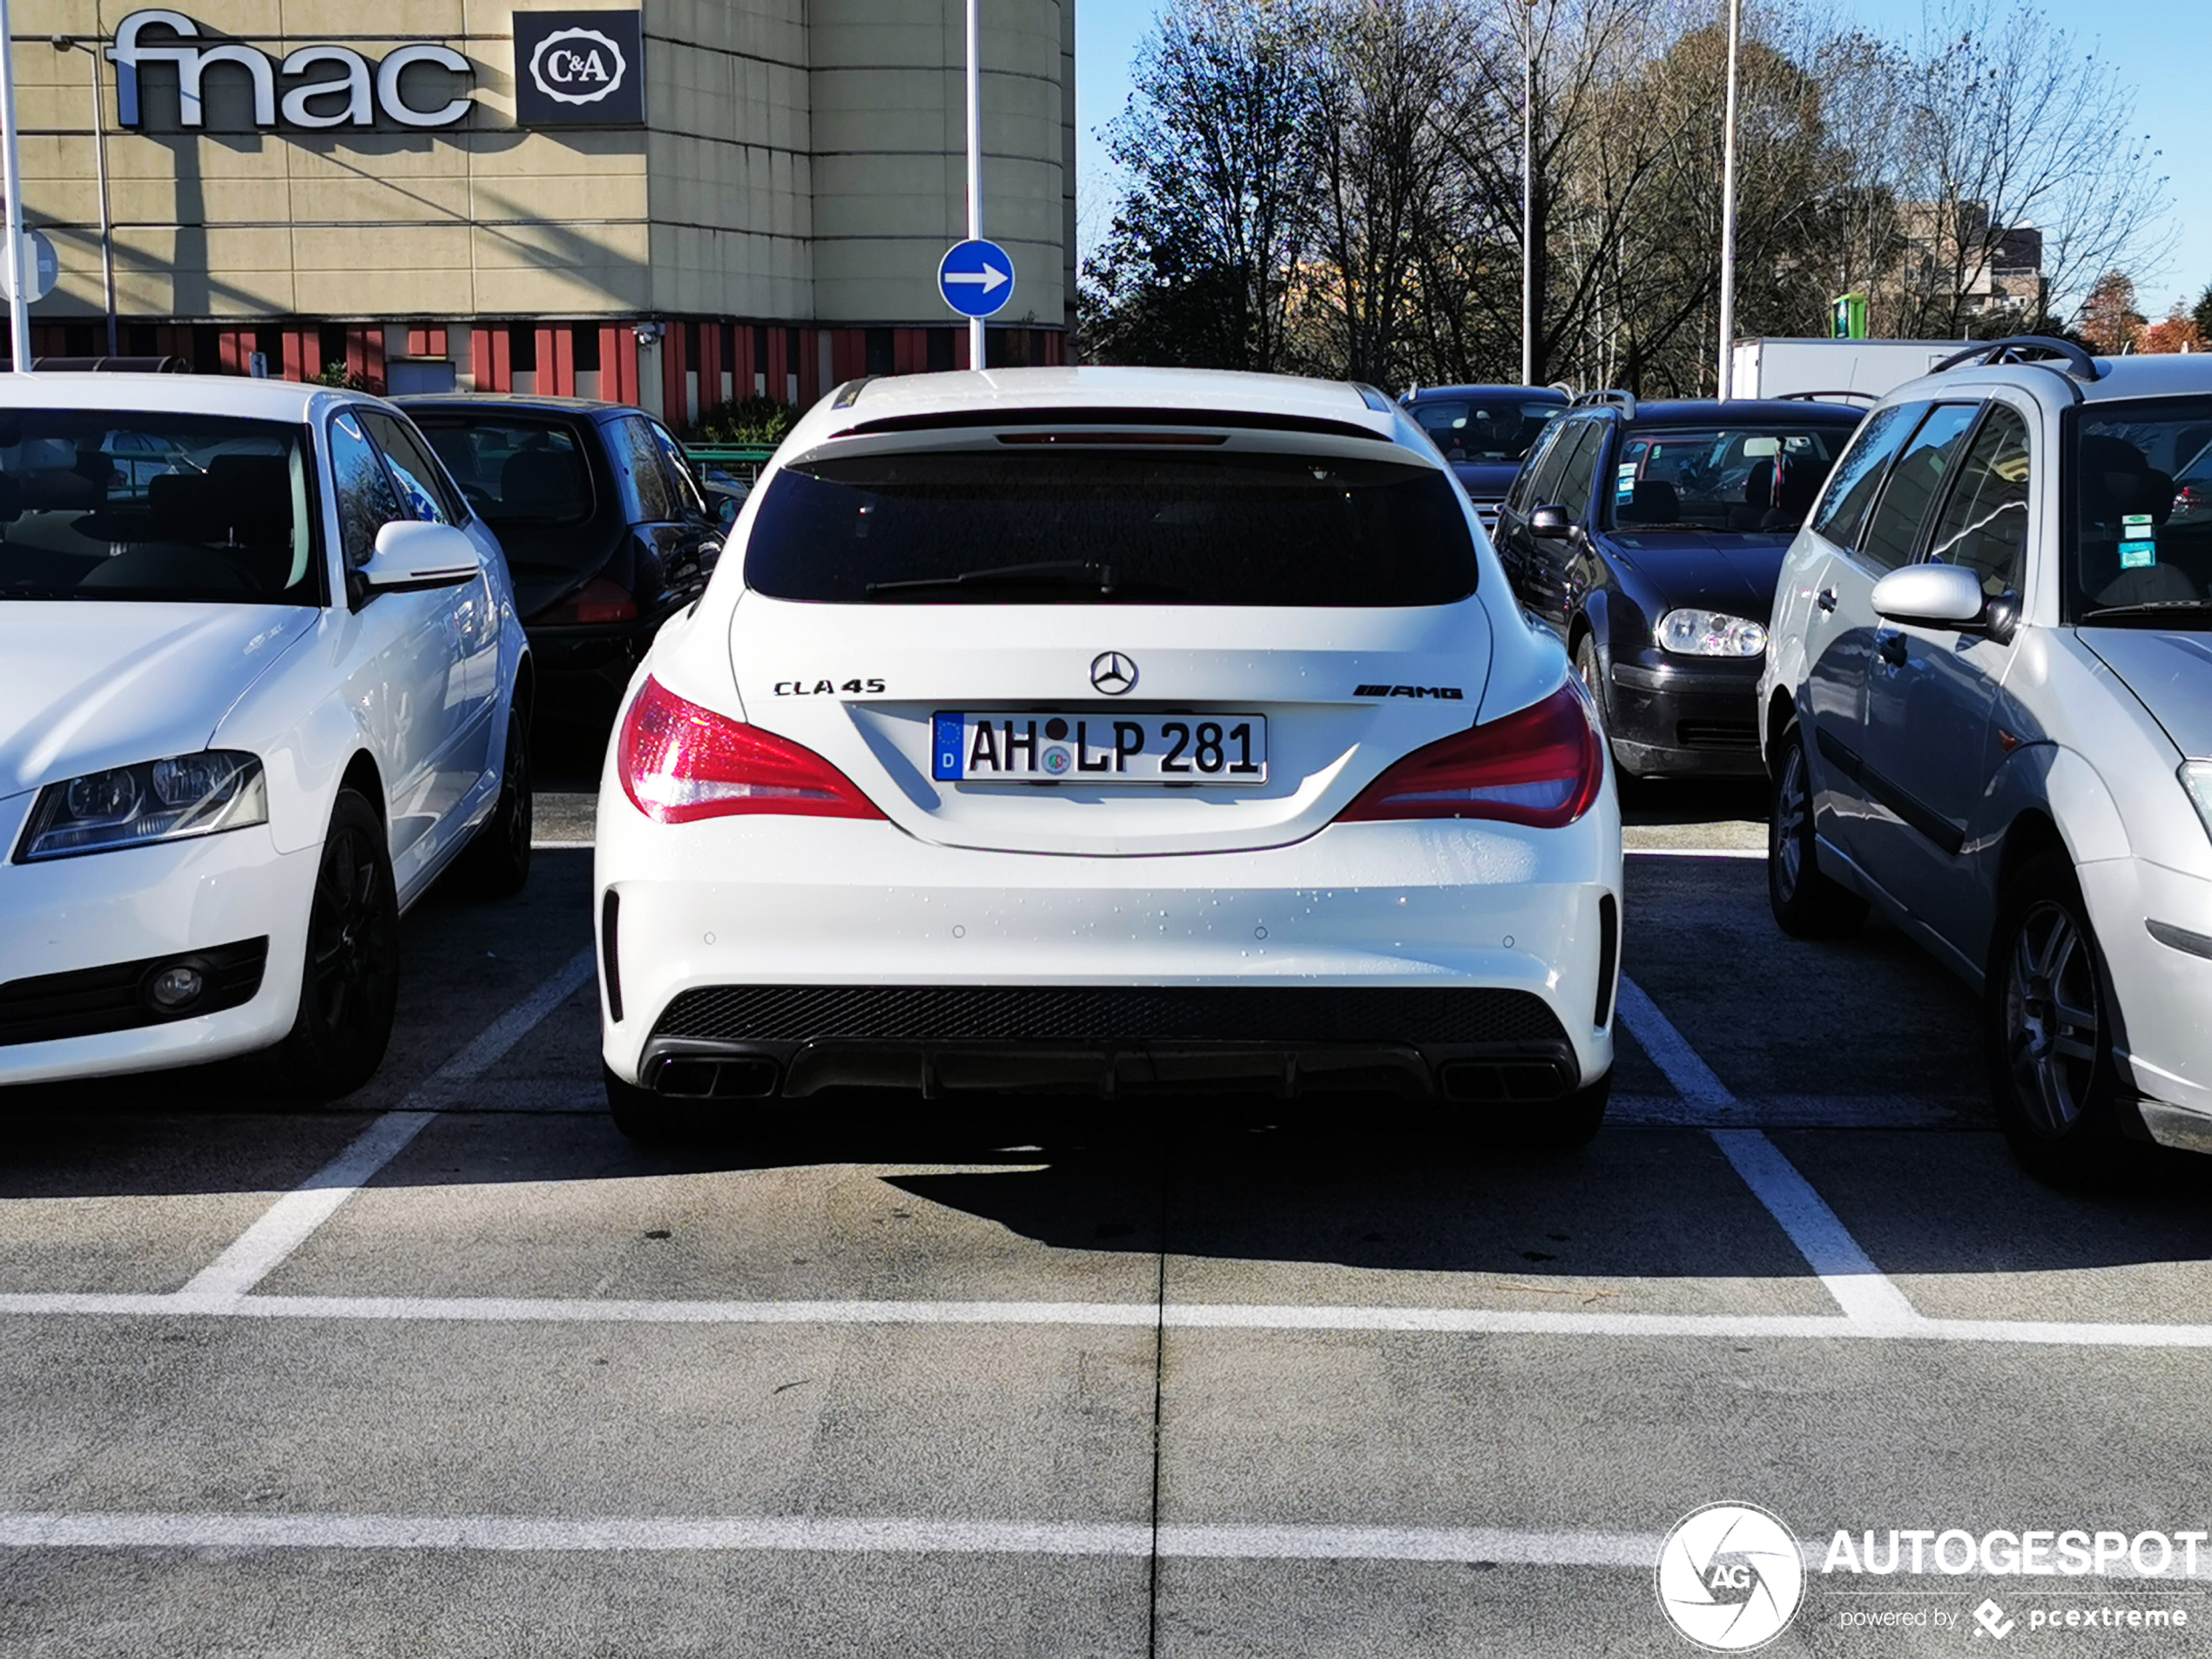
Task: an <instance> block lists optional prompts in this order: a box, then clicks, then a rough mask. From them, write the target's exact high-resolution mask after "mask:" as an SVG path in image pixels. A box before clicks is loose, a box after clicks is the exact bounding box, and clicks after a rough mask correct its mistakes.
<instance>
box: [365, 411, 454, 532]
mask: <svg viewBox="0 0 2212 1659" xmlns="http://www.w3.org/2000/svg"><path fill="white" fill-rule="evenodd" d="M361 426H362V427H363V428H364V429H366V430H367V432H368V435H369V437H370V438H371V439H373V440H374V442H375V444H376V447H377V448H380V449H381V450H382V451H383V452H384V459H385V461H386V462H387V463H388V464H389V466H390V468H391V471H392V482H394V483H395V484H396V485H398V486H399V491H400V502H401V505H402V506H403V507H405V508H406V509H407V512H408V517H410V518H419V519H421V520H422V521H423V522H424V523H430V524H456V523H460V522H461V521H462V518H463V517H465V516H466V515H465V513H464V512H463V511H462V508H461V506H460V503H458V502H455V500H454V499H453V497H452V493H451V492H450V491H449V490H448V489H447V487H446V480H445V475H444V474H443V473H442V471H440V470H439V468H438V465H437V463H436V462H435V461H433V460H431V458H430V457H429V455H428V454H427V453H425V452H424V449H423V447H422V444H421V442H420V441H419V440H417V439H416V437H415V434H414V433H413V432H411V431H410V430H408V426H407V423H406V422H405V421H400V420H395V418H394V417H392V416H391V415H387V414H385V413H384V412H383V411H382V410H381V409H363V410H361Z"/></svg>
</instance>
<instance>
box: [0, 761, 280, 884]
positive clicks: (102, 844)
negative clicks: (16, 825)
mask: <svg viewBox="0 0 2212 1659" xmlns="http://www.w3.org/2000/svg"><path fill="white" fill-rule="evenodd" d="M268 821H269V792H268V786H267V785H266V783H264V782H263V780H262V777H261V763H260V761H259V760H258V759H255V758H254V757H253V756H252V755H249V754H238V753H234V752H231V751H228V750H224V749H208V750H204V751H202V752H200V753H199V754H190V755H173V756H172V757H171V758H170V759H166V760H148V761H145V762H143V763H141V764H140V765H135V766H116V767H112V768H111V769H110V770H108V771H106V772H86V773H85V774H84V776H83V777H81V778H71V779H68V780H66V781H65V782H63V783H58V784H48V785H47V786H46V787H45V788H44V790H42V791H41V792H39V796H38V804H37V806H33V807H32V808H31V809H30V824H29V825H28V826H26V827H25V828H24V833H23V840H22V841H21V842H20V843H19V844H18V845H17V851H16V861H17V863H18V864H29V863H31V862H33V861H34V860H39V859H65V858H71V857H74V856H75V855H76V854H78V853H105V852H107V851H108V850H109V849H111V848H112V847H118V846H145V845H146V844H147V843H148V842H150V841H178V840H185V839H186V838H187V837H190V836H194V835H212V834H214V833H216V832H218V831H219V830H231V829H243V828H245V827H246V826H247V825H248V824H266V823H267V822H268Z"/></svg>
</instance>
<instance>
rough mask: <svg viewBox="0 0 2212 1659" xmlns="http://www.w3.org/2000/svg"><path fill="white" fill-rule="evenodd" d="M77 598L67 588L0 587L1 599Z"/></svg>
mask: <svg viewBox="0 0 2212 1659" xmlns="http://www.w3.org/2000/svg"><path fill="white" fill-rule="evenodd" d="M73 597H76V596H75V595H74V594H73V593H72V592H71V590H69V589H67V588H38V587H31V586H29V585H22V586H17V585H4V586H0V599H69V598H73Z"/></svg>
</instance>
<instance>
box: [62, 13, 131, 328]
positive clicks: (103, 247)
mask: <svg viewBox="0 0 2212 1659" xmlns="http://www.w3.org/2000/svg"><path fill="white" fill-rule="evenodd" d="M54 50H55V51H57V52H65V51H81V52H83V53H84V57H85V59H86V61H87V62H88V63H89V64H91V71H92V75H91V78H92V168H93V172H94V173H95V174H96V175H97V176H98V179H99V188H100V295H101V299H102V300H103V302H104V304H105V307H106V310H107V354H108V355H109V356H111V357H118V356H120V355H121V354H122V347H120V346H118V344H117V342H116V331H115V233H114V230H113V228H112V221H111V219H109V217H108V196H107V112H106V111H105V110H103V109H102V108H101V107H100V53H99V49H98V47H96V46H87V45H85V44H84V42H82V41H79V40H74V39H71V37H69V36H67V35H56V36H55V37H54Z"/></svg>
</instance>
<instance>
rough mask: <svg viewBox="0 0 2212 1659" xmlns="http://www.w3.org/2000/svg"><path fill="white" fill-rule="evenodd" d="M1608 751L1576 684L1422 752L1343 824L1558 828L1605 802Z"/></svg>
mask: <svg viewBox="0 0 2212 1659" xmlns="http://www.w3.org/2000/svg"><path fill="white" fill-rule="evenodd" d="M1603 745H1604V739H1603V738H1602V737H1601V736H1600V735H1599V732H1598V729H1597V725H1596V722H1595V720H1594V719H1593V718H1591V714H1590V708H1589V705H1588V703H1586V702H1585V701H1584V700H1583V699H1582V698H1581V695H1580V694H1579V692H1578V689H1577V687H1576V686H1575V685H1574V684H1573V683H1571V682H1570V683H1569V684H1568V685H1562V686H1561V687H1560V688H1559V690H1558V691H1554V692H1553V693H1552V694H1551V695H1550V696H1549V697H1548V698H1545V699H1544V700H1543V701H1542V702H1541V703H1534V704H1531V705H1529V706H1528V707H1527V708H1525V709H1522V710H1521V711H1519V712H1517V713H1514V714H1508V715H1507V716H1505V717H1504V718H1502V719H1497V720H1493V721H1491V722H1490V723H1489V724H1488V725H1478V726H1474V727H1473V728H1471V729H1470V730H1468V731H1466V732H1454V733H1453V734H1452V735H1451V736H1450V737H1448V738H1442V739H1440V741H1438V742H1435V743H1432V744H1430V745H1428V746H1427V747H1426V748H1422V749H1416V750H1414V751H1413V753H1411V754H1409V755H1407V756H1406V758H1405V759H1403V760H1400V761H1399V762H1398V763H1397V764H1396V765H1393V766H1391V767H1390V768H1389V769H1388V770H1386V772H1384V773H1383V774H1382V776H1381V777H1379V778H1378V779H1375V781H1374V782H1372V783H1371V784H1369V785H1368V786H1366V788H1365V789H1364V790H1362V791H1360V792H1359V799H1356V800H1354V801H1353V802H1352V805H1351V806H1347V807H1346V808H1345V810H1344V811H1343V813H1340V814H1339V818H1338V821H1339V823H1346V822H1351V823H1356V822H1363V821H1365V822H1372V821H1373V820H1375V819H1404V818H1489V819H1502V820H1504V821H1505V822H1507V823H1508V824H1527V825H1531V826H1534V827H1536V828H1539V829H1557V828H1559V827H1560V826H1561V825H1564V824H1571V823H1573V822H1574V821H1575V819H1578V818H1580V817H1581V815H1582V814H1583V813H1587V812H1588V811H1589V809H1590V806H1591V803H1593V802H1594V801H1595V800H1596V799H1597V792H1598V791H1599V790H1600V789H1601V788H1602V787H1603V786H1604V783H1605V750H1604V746H1603Z"/></svg>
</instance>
